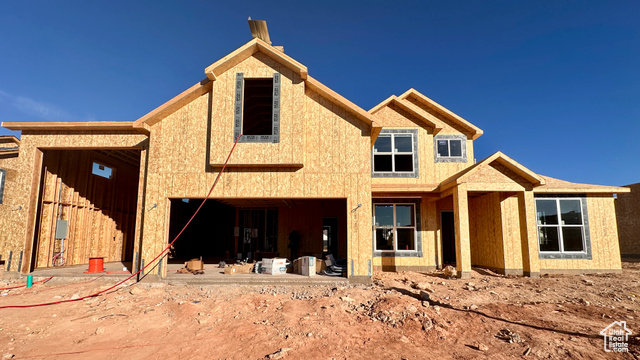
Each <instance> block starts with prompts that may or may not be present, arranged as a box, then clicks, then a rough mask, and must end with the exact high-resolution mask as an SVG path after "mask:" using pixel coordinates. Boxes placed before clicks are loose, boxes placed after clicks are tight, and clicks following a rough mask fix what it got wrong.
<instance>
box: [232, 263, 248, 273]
mask: <svg viewBox="0 0 640 360" xmlns="http://www.w3.org/2000/svg"><path fill="white" fill-rule="evenodd" d="M233 267H235V268H236V274H249V273H251V270H253V264H236V265H233Z"/></svg>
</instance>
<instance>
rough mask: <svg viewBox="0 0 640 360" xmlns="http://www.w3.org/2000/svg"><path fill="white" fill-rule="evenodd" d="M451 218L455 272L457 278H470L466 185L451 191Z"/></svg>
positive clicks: (460, 185)
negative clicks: (453, 226) (454, 244)
mask: <svg viewBox="0 0 640 360" xmlns="http://www.w3.org/2000/svg"><path fill="white" fill-rule="evenodd" d="M453 216H454V224H455V229H456V270H457V271H458V277H460V278H461V279H468V278H470V277H471V242H470V236H469V203H468V197H467V184H464V183H463V184H459V185H458V186H456V187H455V188H454V189H453Z"/></svg>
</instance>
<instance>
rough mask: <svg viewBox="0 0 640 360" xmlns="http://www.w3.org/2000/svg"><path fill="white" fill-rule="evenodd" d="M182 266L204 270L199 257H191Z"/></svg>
mask: <svg viewBox="0 0 640 360" xmlns="http://www.w3.org/2000/svg"><path fill="white" fill-rule="evenodd" d="M184 267H186V268H187V269H189V270H204V262H202V260H200V259H192V260H189V261H187V262H186V263H184Z"/></svg>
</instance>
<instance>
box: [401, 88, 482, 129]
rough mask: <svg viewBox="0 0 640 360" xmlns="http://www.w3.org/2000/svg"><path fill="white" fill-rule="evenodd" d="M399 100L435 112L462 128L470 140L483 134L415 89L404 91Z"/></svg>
mask: <svg viewBox="0 0 640 360" xmlns="http://www.w3.org/2000/svg"><path fill="white" fill-rule="evenodd" d="M399 98H400V99H403V100H407V101H409V102H416V103H419V104H421V105H424V106H426V107H427V108H429V109H431V110H433V111H435V112H437V113H438V114H440V115H442V116H443V117H444V118H445V119H447V120H449V121H450V122H452V123H453V124H455V125H458V126H460V127H462V128H463V129H464V130H465V131H464V133H465V134H467V136H468V137H469V138H470V139H471V140H475V139H477V138H479V137H480V136H481V135H482V134H483V131H482V130H481V129H480V128H479V127H477V126H475V125H473V124H472V123H470V122H468V121H467V120H465V119H463V118H462V117H460V116H458V115H457V114H455V113H454V112H453V111H451V110H449V109H447V108H445V107H444V106H442V105H440V104H438V103H437V102H435V101H433V100H431V99H430V98H428V97H426V96H425V95H423V94H421V93H420V92H419V91H417V90H416V89H413V88H411V89H409V90H407V91H405V92H404V94H402V95H400V96H399ZM421 110H422V109H421Z"/></svg>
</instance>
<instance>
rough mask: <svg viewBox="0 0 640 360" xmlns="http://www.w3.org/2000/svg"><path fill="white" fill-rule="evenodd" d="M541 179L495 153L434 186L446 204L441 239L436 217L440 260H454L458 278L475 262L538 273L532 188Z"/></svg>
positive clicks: (465, 275) (503, 269)
mask: <svg viewBox="0 0 640 360" xmlns="http://www.w3.org/2000/svg"><path fill="white" fill-rule="evenodd" d="M543 184H544V179H542V178H541V177H540V176H539V175H537V174H535V173H534V172H532V171H531V170H529V169H527V168H525V167H524V166H522V165H520V164H518V163H517V162H515V161H514V160H512V159H511V158H509V157H508V156H506V155H504V154H502V153H500V152H498V153H496V154H494V155H492V156H490V157H488V158H487V159H485V160H483V161H482V162H479V163H477V164H475V165H474V166H472V167H470V168H468V169H466V170H465V171H463V172H461V173H459V174H457V175H455V176H453V177H451V178H449V179H447V180H446V181H445V182H443V183H442V184H441V186H440V190H441V198H440V200H438V202H440V203H443V204H444V203H449V204H451V203H452V210H453V211H452V212H450V215H449V217H452V218H453V219H451V220H452V221H451V222H452V226H451V227H452V228H453V229H452V230H453V231H452V234H451V236H450V238H451V239H450V243H449V244H447V231H446V227H445V225H447V224H446V223H447V221H445V220H444V219H445V217H446V216H444V212H443V213H442V215H443V216H442V217H441V219H443V220H441V244H440V245H441V255H440V256H441V257H440V263H441V264H445V263H446V262H447V260H448V261H449V262H451V260H452V259H453V260H454V261H455V267H456V270H457V271H458V276H459V277H460V278H463V279H465V278H469V277H471V267H472V266H478V267H483V268H487V269H490V270H492V271H495V272H499V273H502V274H505V275H526V276H531V277H536V276H539V274H540V261H539V256H538V238H537V231H536V220H535V216H536V214H535V200H534V196H533V188H535V187H537V186H540V185H543Z"/></svg>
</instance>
